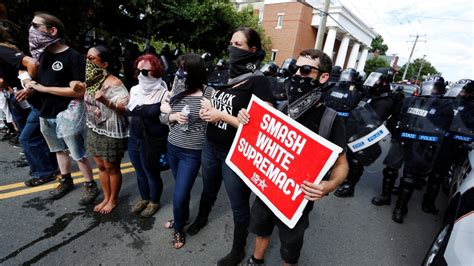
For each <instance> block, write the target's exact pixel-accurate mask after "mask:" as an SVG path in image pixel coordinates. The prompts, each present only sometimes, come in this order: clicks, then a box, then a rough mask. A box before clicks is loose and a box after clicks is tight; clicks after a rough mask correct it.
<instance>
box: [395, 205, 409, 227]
mask: <svg viewBox="0 0 474 266" xmlns="http://www.w3.org/2000/svg"><path fill="white" fill-rule="evenodd" d="M406 214H407V211H406V210H402V209H400V208H395V209H394V210H393V214H392V220H393V221H394V222H396V223H399V224H402V223H403V217H405V215H406Z"/></svg>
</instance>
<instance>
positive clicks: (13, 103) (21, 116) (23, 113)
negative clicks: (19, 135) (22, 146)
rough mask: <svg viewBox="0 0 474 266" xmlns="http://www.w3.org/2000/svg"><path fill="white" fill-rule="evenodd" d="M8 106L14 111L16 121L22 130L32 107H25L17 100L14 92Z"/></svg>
mask: <svg viewBox="0 0 474 266" xmlns="http://www.w3.org/2000/svg"><path fill="white" fill-rule="evenodd" d="M8 107H9V108H10V112H11V113H12V116H13V120H14V121H15V124H16V126H17V127H18V130H19V131H20V132H21V131H22V130H23V128H24V127H25V124H26V121H27V119H28V115H29V114H30V108H27V109H23V108H21V106H20V104H19V103H18V101H17V100H16V98H15V96H14V95H13V94H11V95H10V100H9V101H8Z"/></svg>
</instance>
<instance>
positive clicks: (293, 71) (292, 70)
mask: <svg viewBox="0 0 474 266" xmlns="http://www.w3.org/2000/svg"><path fill="white" fill-rule="evenodd" d="M298 69H299V70H300V74H301V75H302V76H307V75H309V74H310V73H311V70H313V69H314V70H317V71H322V70H321V69H320V68H317V67H314V66H310V65H302V66H298V65H296V64H291V65H289V66H288V70H289V71H290V73H291V74H292V75H294V74H296V72H298Z"/></svg>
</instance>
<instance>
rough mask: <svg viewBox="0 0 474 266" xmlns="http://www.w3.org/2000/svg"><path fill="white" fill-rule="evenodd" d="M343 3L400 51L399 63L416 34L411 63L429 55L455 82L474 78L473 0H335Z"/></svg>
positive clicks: (392, 49)
mask: <svg viewBox="0 0 474 266" xmlns="http://www.w3.org/2000/svg"><path fill="white" fill-rule="evenodd" d="M332 3H333V4H339V3H340V4H342V5H343V6H345V7H346V8H347V9H349V10H350V11H351V12H352V13H353V14H355V15H356V16H358V17H359V18H360V19H362V21H364V22H365V23H366V24H367V25H368V26H369V27H372V28H373V29H374V30H375V31H376V32H377V33H378V34H380V35H382V37H383V39H384V43H385V44H387V45H388V47H389V49H388V51H387V55H392V54H397V55H398V56H399V58H400V59H399V65H400V66H401V65H403V64H405V63H406V62H407V61H408V57H409V55H410V52H411V49H412V47H413V42H412V41H414V40H415V37H414V36H416V35H420V37H419V41H418V42H417V44H416V48H415V50H414V52H413V56H412V62H413V60H414V59H416V58H422V57H423V55H426V60H428V61H429V62H430V63H431V64H432V65H433V66H434V67H435V68H436V69H437V70H438V71H440V72H441V73H442V75H443V77H444V78H445V80H449V81H452V82H455V81H458V80H460V79H465V78H468V79H474V58H473V54H474V1H446V0H445V1H440V0H430V1H426V0H399V1H397V0H392V1H390V0H377V1H373V0H332Z"/></svg>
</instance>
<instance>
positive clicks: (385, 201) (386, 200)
mask: <svg viewBox="0 0 474 266" xmlns="http://www.w3.org/2000/svg"><path fill="white" fill-rule="evenodd" d="M371 202H372V204H374V205H375V206H383V205H390V203H391V198H390V196H379V197H373V198H372V201H371Z"/></svg>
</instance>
